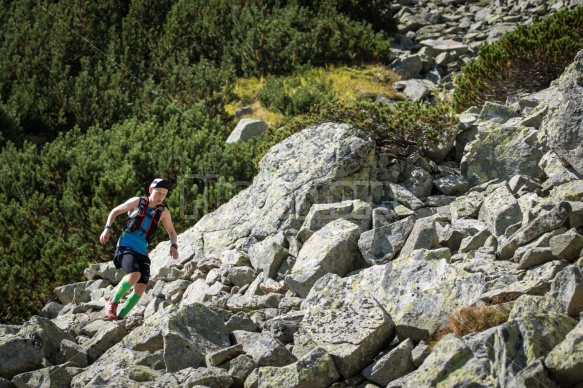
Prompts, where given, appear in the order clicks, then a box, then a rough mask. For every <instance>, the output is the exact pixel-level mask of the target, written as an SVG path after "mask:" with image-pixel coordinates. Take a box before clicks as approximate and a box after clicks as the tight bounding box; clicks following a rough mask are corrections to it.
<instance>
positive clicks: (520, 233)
mask: <svg viewBox="0 0 583 388" xmlns="http://www.w3.org/2000/svg"><path fill="white" fill-rule="evenodd" d="M570 212H571V205H570V204H569V202H561V203H559V204H557V205H556V206H555V207H554V208H553V209H551V210H550V211H549V212H548V213H542V214H540V215H539V216H538V217H536V218H535V219H533V220H532V221H531V222H529V223H528V224H526V225H524V226H522V227H520V229H518V230H517V231H516V232H514V233H513V234H512V235H511V236H510V237H509V238H508V240H507V241H506V242H505V243H504V244H502V245H501V246H500V247H499V248H498V251H497V252H496V254H497V255H498V257H499V258H500V259H501V260H509V259H510V258H512V257H513V256H514V254H515V253H516V250H517V249H518V248H519V247H520V246H522V245H525V244H526V243H528V242H530V241H532V240H534V239H535V238H537V237H540V236H542V235H543V234H545V233H548V232H550V231H552V230H554V229H558V228H560V227H561V226H562V225H563V224H564V223H565V220H567V218H568V217H569V213H570Z"/></svg>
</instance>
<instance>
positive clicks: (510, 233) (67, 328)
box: [0, 1, 583, 388]
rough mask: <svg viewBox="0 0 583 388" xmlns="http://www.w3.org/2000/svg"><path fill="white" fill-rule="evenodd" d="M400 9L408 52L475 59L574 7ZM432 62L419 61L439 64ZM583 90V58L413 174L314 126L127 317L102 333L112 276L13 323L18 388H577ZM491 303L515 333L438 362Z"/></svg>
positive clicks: (160, 275) (220, 213)
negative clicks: (514, 32) (459, 326)
mask: <svg viewBox="0 0 583 388" xmlns="http://www.w3.org/2000/svg"><path fill="white" fill-rule="evenodd" d="M399 3H401V5H399V7H400V8H399V9H400V11H399V12H400V13H401V14H400V15H399V17H400V20H401V27H400V28H401V29H402V32H403V33H404V34H406V35H402V36H401V38H400V39H401V41H400V42H401V44H403V43H408V42H407V41H406V39H410V40H411V42H412V43H411V44H410V47H415V45H416V43H415V41H414V40H413V39H415V40H416V41H419V42H420V41H422V40H423V39H434V38H440V37H442V35H441V34H442V33H444V34H451V35H450V37H452V38H456V39H458V40H459V41H460V42H461V43H468V45H467V46H468V47H469V48H468V51H467V52H466V53H471V52H472V50H474V47H473V46H472V44H471V42H469V41H468V40H469V39H471V36H470V37H468V35H471V34H472V33H476V32H472V31H474V30H475V28H474V29H472V27H471V26H472V25H473V24H472V23H480V22H481V24H480V31H481V32H480V34H484V35H486V38H484V39H487V37H488V36H490V35H491V34H492V37H494V35H495V34H494V33H493V32H492V31H498V28H501V26H500V23H501V22H504V23H516V22H525V21H527V19H528V18H529V17H530V16H529V15H532V14H533V13H534V12H536V13H539V14H540V13H544V12H548V11H549V9H552V8H553V7H559V6H568V5H570V4H574V2H568V3H567V4H565V2H561V1H557V2H537V1H528V2H527V1H524V2H517V3H511V4H509V5H507V6H504V5H501V4H496V3H500V2H499V1H498V2H495V3H494V4H492V5H490V6H483V5H482V6H479V5H478V4H473V3H472V4H468V5H457V2H456V1H443V2H442V3H443V5H442V6H441V7H442V9H441V10H440V9H439V7H440V6H435V5H433V3H432V2H413V1H411V2H406V1H401V2H399ZM402 3H411V4H412V6H411V7H409V6H408V5H407V4H402ZM539 3H540V4H539ZM475 7H479V9H478V8H475ZM516 10H520V11H521V16H520V17H517V16H515V15H514V12H515V11H516ZM437 14H439V15H437ZM522 15H525V16H522ZM414 16H415V18H414ZM458 16H460V17H458ZM523 18H524V19H523ZM413 19H415V20H421V19H423V20H425V22H423V23H425V24H423V23H421V22H419V23H418V24H423V25H417V26H415V27H411V25H412V22H411V20H413ZM466 19H468V20H467V21H466ZM467 22H471V23H470V24H469V26H468V27H460V26H466V25H468V23H467ZM435 25H438V26H439V27H432V28H434V29H435V31H439V34H440V35H439V36H427V35H426V34H429V32H428V31H430V30H431V29H430V28H426V27H429V26H435ZM454 26H458V27H459V28H458V29H457V30H455V32H453V31H449V29H450V28H451V27H454ZM474 27H475V26H474ZM476 28H477V27H476ZM446 30H447V31H446ZM462 31H464V33H465V35H463V34H462V33H461V32H462ZM477 36H481V35H479V34H478V35H477ZM474 38H476V37H475V36H474ZM476 39H477V38H476ZM421 46H422V45H421V44H418V45H417V48H414V49H412V50H411V51H410V52H404V51H403V52H402V55H403V56H407V55H418V56H419V57H420V58H424V57H423V56H422V55H419V54H415V53H414V51H415V50H422V47H421ZM452 46H459V45H457V44H456V45H451V44H450V45H448V47H452ZM423 47H429V46H427V45H424V46H423ZM395 50H397V48H395ZM425 51H430V50H425ZM447 52H449V53H451V52H452V51H447ZM439 55H441V54H439ZM448 55H449V54H448ZM452 55H453V54H452ZM463 55H470V54H460V56H459V57H458V59H460V60H462V61H463V60H464V58H465V57H463ZM403 58H404V57H403ZM403 58H401V59H403ZM450 63H452V62H450ZM397 64H398V63H397V62H395V65H397ZM432 66H434V67H429V69H431V68H435V69H437V70H438V71H439V68H438V67H437V66H442V65H439V64H433V65H432ZM442 67H443V66H442ZM444 68H446V69H450V70H451V71H455V68H456V67H455V66H449V67H448V66H446V67H444ZM421 73H423V74H422V75H421V76H423V77H424V78H425V79H426V80H427V79H430V78H431V76H428V75H427V74H431V70H428V71H426V72H423V68H422V70H419V72H418V74H414V77H418V76H419V74H421ZM414 77H412V78H414ZM582 78H583V52H581V53H579V54H578V56H577V58H575V62H574V63H573V64H572V65H571V66H570V67H569V68H568V69H567V70H566V72H565V73H564V74H563V76H562V77H561V78H560V79H559V80H558V81H557V82H556V83H555V84H554V85H552V86H551V87H550V88H549V89H547V90H544V91H541V92H539V93H535V94H532V95H528V96H521V97H520V98H517V99H516V102H513V103H512V104H510V103H509V104H507V105H498V104H493V103H487V104H485V105H484V106H483V107H475V108H472V109H470V110H468V111H467V112H464V113H463V114H461V115H460V122H459V128H458V131H457V133H456V134H455V135H454V137H452V138H451V139H445V141H444V142H443V144H442V145H441V146H439V147H434V148H432V149H416V148H415V147H410V148H409V149H406V150H401V151H402V152H403V153H406V154H407V155H409V156H408V158H407V159H406V160H396V159H392V160H391V159H389V158H388V157H387V155H384V154H377V153H376V152H375V144H374V141H373V140H372V139H371V137H370V136H368V135H367V134H366V133H364V132H362V131H360V130H359V129H358V128H354V127H351V126H348V125H345V124H340V123H327V124H323V125H321V126H319V127H310V128H306V129H305V130H303V131H301V132H300V133H298V134H296V135H294V136H292V137H290V138H288V139H287V140H285V141H284V142H282V143H280V144H278V145H276V146H275V147H273V148H272V149H271V151H270V152H269V153H268V154H267V155H266V156H265V158H264V159H263V161H262V162H261V165H260V172H259V174H258V176H257V177H256V178H255V179H254V181H253V184H252V185H251V186H250V187H249V188H248V189H247V190H245V191H243V192H241V193H240V194H239V195H237V196H236V197H235V198H233V199H232V200H231V201H230V202H228V203H227V204H225V205H223V206H222V207H221V208H219V209H218V210H217V211H216V212H214V213H211V214H208V215H206V216H205V217H204V218H203V219H202V220H201V221H200V222H198V223H197V224H196V225H195V226H194V227H193V228H191V229H190V230H188V231H186V232H185V233H182V234H181V235H180V236H179V245H180V247H181V248H180V249H181V259H180V261H179V262H176V261H172V260H170V259H169V258H168V255H167V252H168V244H167V243H163V244H160V245H159V246H158V247H156V249H154V251H153V252H152V253H151V257H152V261H153V266H152V278H151V284H150V287H148V290H147V292H146V294H145V296H144V297H143V298H142V300H141V301H140V304H139V305H138V306H136V308H134V310H133V311H132V313H131V314H130V316H129V317H128V318H127V319H125V320H124V321H121V322H120V323H115V322H111V321H107V320H104V319H103V315H104V312H103V310H102V308H103V306H104V303H105V301H106V300H108V299H109V298H110V297H111V295H112V293H113V290H114V287H115V285H116V284H117V283H118V282H119V281H120V279H121V278H122V276H123V273H122V272H121V271H116V270H115V269H114V268H113V266H112V265H111V264H108V263H106V264H96V265H93V266H91V267H90V268H87V270H86V271H85V276H86V277H87V281H86V282H81V283H76V284H70V285H65V286H62V287H59V288H57V289H56V290H55V291H56V293H57V296H58V297H59V299H60V301H61V304H57V303H51V304H49V305H47V306H45V309H44V310H43V313H42V314H41V316H40V317H33V318H31V319H30V320H29V321H28V322H26V323H25V324H24V325H22V326H8V325H4V326H0V387H9V386H17V387H25V386H35V387H36V386H40V385H41V384H47V385H48V384H49V383H50V386H59V387H60V386H73V387H85V386H116V387H138V386H139V387H172V386H176V387H178V386H180V387H184V386H187V387H193V386H209V387H273V386H280V387H338V388H340V387H348V386H355V387H356V386H358V387H368V388H372V387H386V386H389V387H428V386H443V387H449V386H478V387H482V386H483V387H535V386H546V387H552V386H561V387H563V386H564V387H572V386H577V384H579V383H581V382H582V381H583V345H582V344H583V341H582V339H583V323H581V322H580V318H581V313H582V312H583V258H582V256H581V255H582V249H583V236H582V235H581V234H582V233H583V179H582V175H583V167H582V165H581V160H583V155H582V152H583V151H582V149H581V144H582V141H583V129H582V128H583V126H582V122H581V120H582V117H583V116H582V114H581V109H583V108H581V107H582V106H583V89H582V86H581V81H580V80H581V79H582ZM439 82H447V81H443V80H442V81H439ZM480 305H499V306H500V308H501V309H506V310H508V311H510V319H509V320H508V321H507V322H506V323H504V324H502V325H498V326H495V327H492V328H490V329H487V330H485V331H483V332H480V333H474V334H469V335H466V336H464V337H463V338H458V337H456V336H454V335H448V336H446V337H444V338H443V339H442V340H441V341H440V342H439V343H437V345H436V346H435V347H434V348H433V349H432V350H430V349H429V347H428V346H427V342H428V341H429V340H430V339H431V338H432V336H433V335H434V334H435V333H436V332H437V331H438V330H439V329H440V328H442V327H443V326H444V325H445V324H446V323H447V318H448V317H449V315H450V314H452V313H453V312H455V311H457V310H458V309H459V308H460V307H463V306H480Z"/></svg>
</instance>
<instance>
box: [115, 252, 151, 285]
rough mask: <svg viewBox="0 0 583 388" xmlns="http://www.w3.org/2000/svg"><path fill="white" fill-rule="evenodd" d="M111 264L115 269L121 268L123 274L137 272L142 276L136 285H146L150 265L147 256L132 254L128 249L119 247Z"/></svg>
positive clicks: (148, 278)
mask: <svg viewBox="0 0 583 388" xmlns="http://www.w3.org/2000/svg"><path fill="white" fill-rule="evenodd" d="M113 262H114V264H115V267H116V268H123V270H124V271H125V273H128V274H129V273H132V272H139V273H140V274H141V275H142V276H140V280H138V283H143V284H148V280H150V263H151V262H150V258H149V257H148V256H146V255H142V254H141V253H138V252H134V251H132V250H131V249H129V248H124V247H120V248H119V249H118V250H117V252H116V255H115V257H114V258H113Z"/></svg>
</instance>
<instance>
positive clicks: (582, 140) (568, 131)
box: [541, 50, 583, 175]
mask: <svg viewBox="0 0 583 388" xmlns="http://www.w3.org/2000/svg"><path fill="white" fill-rule="evenodd" d="M581 77H583V50H582V51H579V53H578V54H577V56H576V57H575V61H574V62H573V63H572V64H571V65H570V66H569V67H567V69H566V70H565V72H564V73H563V75H562V76H561V78H560V79H559V82H558V84H559V85H558V95H557V98H556V99H555V100H552V101H551V102H550V103H549V110H548V113H547V115H546V116H545V118H544V120H543V124H542V127H541V130H543V131H545V132H546V134H547V139H548V144H549V146H550V148H551V149H552V150H553V151H555V152H556V153H557V155H559V156H561V157H563V158H564V159H566V160H567V161H568V162H569V163H570V164H571V166H573V168H574V169H575V170H576V171H577V172H578V173H579V174H580V175H583V85H582V83H581Z"/></svg>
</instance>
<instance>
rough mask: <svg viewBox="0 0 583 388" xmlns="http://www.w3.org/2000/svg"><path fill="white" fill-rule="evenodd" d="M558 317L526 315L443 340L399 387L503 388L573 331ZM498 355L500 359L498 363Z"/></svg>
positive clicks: (572, 323) (572, 322) (573, 322)
mask: <svg viewBox="0 0 583 388" xmlns="http://www.w3.org/2000/svg"><path fill="white" fill-rule="evenodd" d="M576 322H577V321H576V320H575V319H573V318H570V317H567V316H565V315H560V314H552V313H551V314H544V313H539V314H529V315H525V316H521V317H519V318H516V319H512V320H510V321H508V322H506V323H504V324H502V325H500V326H495V327H493V328H490V329H487V330H485V331H483V332H480V333H475V334H469V335H466V336H464V337H463V338H462V339H460V338H457V337H456V336H454V335H453V334H449V335H448V336H446V337H444V338H442V339H441V340H440V341H439V343H438V344H437V345H436V346H435V347H434V349H433V352H432V353H431V354H430V355H429V357H427V358H426V359H425V361H424V362H423V364H421V366H420V367H419V369H417V371H415V372H413V373H412V374H411V376H410V377H409V379H408V380H407V381H406V383H405V384H403V385H402V386H403V387H410V388H413V387H429V386H436V385H437V384H438V383H439V385H440V386H444V387H452V386H474V387H484V388H486V387H507V386H514V385H510V384H511V383H512V382H514V381H515V380H516V377H517V375H518V374H519V373H521V372H522V371H523V370H524V369H525V368H527V367H528V366H529V365H533V364H536V363H537V362H540V359H541V358H543V357H546V356H547V355H548V354H549V353H550V352H551V350H553V349H555V347H556V346H557V345H558V344H560V343H561V342H562V341H563V340H564V339H565V336H567V334H568V333H569V332H570V331H571V330H572V329H573V328H574V327H575V325H576ZM500 355H503V356H502V357H501V356H500Z"/></svg>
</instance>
